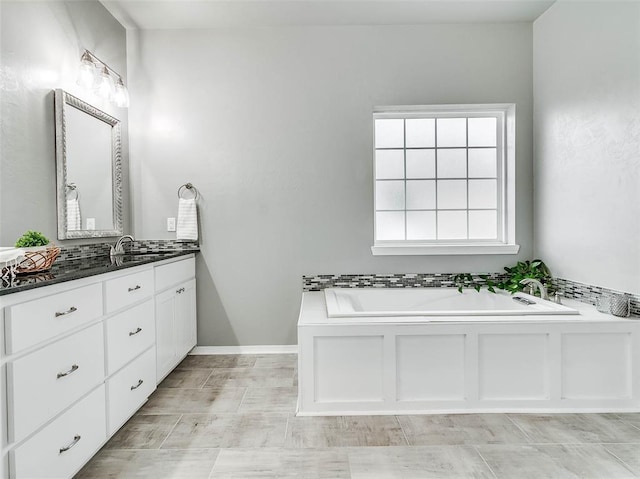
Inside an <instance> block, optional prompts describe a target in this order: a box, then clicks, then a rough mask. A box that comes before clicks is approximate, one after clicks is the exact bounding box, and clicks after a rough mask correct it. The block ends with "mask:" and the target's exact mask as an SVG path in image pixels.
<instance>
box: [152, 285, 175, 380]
mask: <svg viewBox="0 0 640 479" xmlns="http://www.w3.org/2000/svg"><path fill="white" fill-rule="evenodd" d="M176 296H177V295H176V290H174V289H170V290H168V291H165V292H164V293H161V294H159V295H157V296H156V360H157V364H156V367H157V380H158V382H159V381H161V380H162V379H163V378H164V377H165V376H166V375H167V373H168V372H169V371H170V370H171V369H172V368H173V366H174V365H175V362H176V359H177V350H176V325H175V318H176Z"/></svg>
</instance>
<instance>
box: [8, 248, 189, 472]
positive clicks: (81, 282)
mask: <svg viewBox="0 0 640 479" xmlns="http://www.w3.org/2000/svg"><path fill="white" fill-rule="evenodd" d="M194 277H195V259H194V255H193V254H191V255H185V256H178V257H176V258H172V259H167V260H163V261H158V262H156V263H146V264H142V265H140V266H134V267H131V268H126V269H121V270H117V271H113V272H109V273H106V274H100V275H96V276H89V277H86V278H83V279H77V280H73V281H68V282H64V283H59V284H54V285H49V286H43V287H38V288H34V289H31V290H26V291H21V292H16V293H12V294H5V295H2V296H0V361H1V362H0V425H1V426H2V431H1V432H2V434H1V435H0V438H1V446H2V455H1V457H0V458H1V459H2V463H1V466H2V467H1V468H0V478H1V479H23V478H25V479H33V478H37V477H56V478H70V477H72V476H73V475H74V474H75V473H76V472H77V471H78V470H79V469H80V468H81V467H82V466H83V465H84V464H85V463H86V462H87V461H88V460H89V459H90V458H91V456H92V455H93V454H95V453H96V452H97V451H98V449H99V448H100V447H101V446H102V445H103V444H104V443H105V442H106V441H107V440H108V439H109V437H111V436H112V435H113V434H115V433H116V432H117V430H118V429H119V428H120V427H122V425H123V424H124V423H125V422H126V421H127V420H128V419H129V418H130V417H131V416H132V415H133V414H134V413H135V412H136V411H137V410H138V409H139V408H140V407H141V406H142V405H143V404H144V402H145V401H146V400H147V398H148V397H149V395H150V394H151V393H152V392H153V391H154V390H155V388H156V384H157V383H158V380H159V379H161V376H160V375H158V373H157V371H158V368H157V360H156V358H157V357H158V358H159V357H161V356H162V355H166V354H167V353H166V351H167V350H170V354H171V360H170V361H166V362H165V365H164V368H165V369H164V370H163V371H164V372H163V374H162V376H164V375H166V374H167V373H168V372H169V371H170V369H172V368H173V367H175V366H176V364H177V362H178V361H179V360H181V359H182V357H184V356H185V355H186V354H187V352H188V351H189V350H190V349H191V348H192V347H193V346H194V345H195V337H196V330H195V324H196V323H195V279H194ZM158 286H160V288H161V290H160V289H159V288H158ZM164 298H168V299H167V300H164ZM165 306H167V307H166V308H165ZM167 312H169V313H170V314H168V315H167ZM167 318H169V319H167ZM167 328H168V329H167ZM167 333H168V334H167ZM167 336H170V337H167ZM157 338H158V340H160V341H161V343H160V344H158V345H156V339H157ZM169 340H170V341H169ZM169 342H170V343H171V346H166V344H165V343H167V344H168V343H169ZM156 350H157V351H158V352H157V354H156ZM166 368H169V369H166Z"/></svg>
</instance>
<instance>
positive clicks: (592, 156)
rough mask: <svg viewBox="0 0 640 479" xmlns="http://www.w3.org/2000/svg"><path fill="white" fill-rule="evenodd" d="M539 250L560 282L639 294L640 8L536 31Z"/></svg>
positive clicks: (565, 9) (606, 7) (608, 9)
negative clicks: (584, 284)
mask: <svg viewBox="0 0 640 479" xmlns="http://www.w3.org/2000/svg"><path fill="white" fill-rule="evenodd" d="M534 94H535V95H534V96H535V117H534V121H535V125H536V127H535V188H534V189H535V192H536V194H535V212H536V213H535V246H536V255H539V256H542V257H544V258H545V260H547V261H548V263H549V264H550V265H552V266H553V270H554V272H555V273H556V275H557V276H560V277H563V278H568V279H572V280H576V281H581V282H584V283H588V284H594V285H599V286H604V287H608V288H613V289H619V290H622V291H628V292H632V293H640V176H639V175H640V4H638V3H636V2H633V3H632V2H565V3H556V4H555V5H554V6H552V7H551V8H550V9H549V10H548V11H547V12H546V13H545V14H544V15H542V17H540V18H539V19H538V20H537V21H536V22H535V24H534Z"/></svg>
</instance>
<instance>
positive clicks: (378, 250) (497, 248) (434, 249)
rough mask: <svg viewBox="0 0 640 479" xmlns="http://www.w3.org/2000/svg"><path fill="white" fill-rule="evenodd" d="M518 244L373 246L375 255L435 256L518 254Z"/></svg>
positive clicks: (372, 249)
mask: <svg viewBox="0 0 640 479" xmlns="http://www.w3.org/2000/svg"><path fill="white" fill-rule="evenodd" d="M519 250H520V245H518V244H502V243H500V244H495V243H494V244H483V243H477V244H434V245H410V244H407V245H399V244H389V245H376V246H372V247H371V253H372V254H373V255H374V256H408V255H415V256H434V255H473V254H478V255H480V254H517V253H518V251H519Z"/></svg>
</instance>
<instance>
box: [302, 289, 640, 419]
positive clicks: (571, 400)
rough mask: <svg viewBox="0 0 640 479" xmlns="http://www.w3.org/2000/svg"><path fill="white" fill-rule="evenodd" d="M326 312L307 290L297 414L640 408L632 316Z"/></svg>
mask: <svg viewBox="0 0 640 479" xmlns="http://www.w3.org/2000/svg"><path fill="white" fill-rule="evenodd" d="M567 303H568V306H569V307H571V308H573V309H576V310H578V311H579V312H580V314H579V315H566V316H560V315H557V316H553V315H551V316H549V315H546V316H538V317H536V316H502V317H500V318H499V319H500V320H499V321H496V320H494V319H495V318H492V317H490V316H476V317H473V316H466V315H458V316H447V317H437V316H435V317H427V316H406V317H389V316H386V317H385V316H379V317H371V318H366V317H334V318H329V317H328V316H327V309H326V305H325V298H324V294H323V293H322V292H307V293H303V299H302V307H301V312H300V318H299V322H298V337H299V370H300V377H299V400H298V408H299V409H298V414H300V415H348V414H410V413H411V414H414V413H465V412H509V411H511V412H562V411H564V412H596V411H600V412H602V411H612V412H614V411H618V412H621V411H640V321H636V320H632V319H622V318H615V317H613V316H609V315H605V314H602V313H598V312H597V311H596V310H595V309H594V308H593V307H592V306H587V305H584V304H581V303H578V302H575V301H567Z"/></svg>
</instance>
